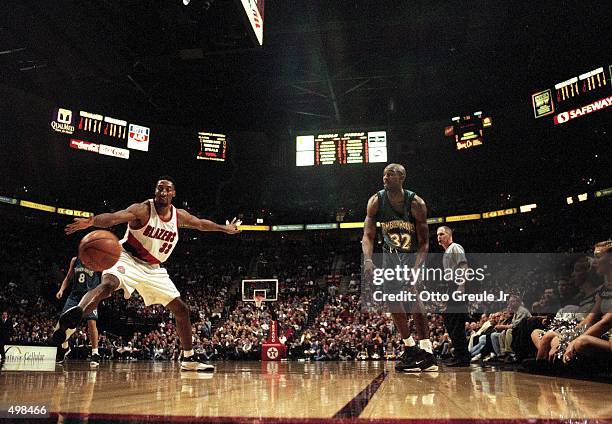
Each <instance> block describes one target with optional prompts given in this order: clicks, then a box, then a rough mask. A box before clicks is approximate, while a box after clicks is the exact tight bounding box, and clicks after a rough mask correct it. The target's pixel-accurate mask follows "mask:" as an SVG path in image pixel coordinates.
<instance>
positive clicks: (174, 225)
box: [53, 176, 241, 371]
mask: <svg viewBox="0 0 612 424" xmlns="http://www.w3.org/2000/svg"><path fill="white" fill-rule="evenodd" d="M175 196H176V184H175V183H174V180H173V179H172V178H171V177H168V176H163V177H160V179H159V180H158V181H157V185H156V187H155V198H154V199H149V200H146V201H144V202H142V203H135V204H133V205H131V206H129V207H128V208H127V209H125V210H121V211H117V212H114V213H103V214H100V215H95V216H93V217H90V218H75V222H74V223H72V224H69V225H67V226H66V229H65V232H66V234H72V233H74V232H75V231H79V230H84V229H86V228H89V227H98V228H109V227H112V226H114V225H117V224H123V223H125V222H127V223H128V225H127V229H126V232H125V236H124V237H123V239H122V240H121V244H122V247H123V249H122V251H121V256H120V257H119V260H118V261H117V263H116V264H115V265H114V266H113V267H112V268H110V269H107V270H105V271H103V272H102V283H101V284H100V285H99V286H98V287H96V288H95V289H93V290H91V291H89V292H87V294H85V296H83V299H82V300H81V301H80V303H79V304H78V305H77V306H75V307H73V308H71V309H68V310H67V311H66V312H65V313H63V314H62V316H61V317H60V320H59V328H58V330H56V331H55V332H54V334H53V342H54V343H55V344H57V345H59V344H61V343H63V342H64V341H65V337H66V330H68V329H70V328H74V327H76V326H77V325H78V323H79V322H80V321H81V319H82V317H83V316H84V315H86V314H88V313H90V312H91V311H93V310H94V309H95V308H96V307H97V305H98V303H100V301H102V300H103V299H106V298H107V297H109V296H110V295H111V294H112V293H113V292H114V291H115V290H119V289H123V291H124V296H125V297H126V298H129V297H130V296H131V295H132V293H133V292H134V290H136V291H137V292H138V293H139V294H140V295H141V296H142V298H143V300H144V302H145V305H147V306H148V305H153V304H161V305H164V306H165V307H166V308H168V309H169V310H170V311H171V312H172V313H173V314H174V316H175V317H176V330H177V333H178V336H179V339H180V341H181V348H182V350H183V360H182V361H181V370H184V371H212V370H213V369H214V367H213V366H212V365H207V364H202V363H199V362H197V361H196V360H195V358H194V352H193V344H192V329H191V321H190V319H189V308H188V307H187V305H186V304H185V302H183V301H182V300H181V298H180V296H181V294H180V293H179V292H178V290H177V289H176V287H175V285H174V283H173V282H172V280H170V277H169V276H168V272H167V271H166V269H165V268H162V267H160V264H161V263H163V262H165V261H166V259H168V257H169V256H170V254H171V253H172V250H173V249H174V247H175V246H176V243H177V242H178V238H179V233H178V229H179V227H180V228H193V229H196V230H200V231H221V232H224V233H227V234H237V233H239V232H240V229H239V225H240V224H241V222H240V221H238V220H236V218H234V219H233V220H232V222H231V223H227V225H219V224H215V223H214V222H212V221H209V220H206V219H200V218H197V217H195V216H193V215H191V214H190V213H189V212H187V211H186V210H184V209H177V208H175V207H174V206H173V205H172V199H173V198H174V197H175Z"/></svg>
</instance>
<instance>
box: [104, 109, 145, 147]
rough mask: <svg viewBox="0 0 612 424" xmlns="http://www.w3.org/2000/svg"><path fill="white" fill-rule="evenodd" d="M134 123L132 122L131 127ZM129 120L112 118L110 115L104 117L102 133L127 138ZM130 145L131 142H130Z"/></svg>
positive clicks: (121, 138)
mask: <svg viewBox="0 0 612 424" xmlns="http://www.w3.org/2000/svg"><path fill="white" fill-rule="evenodd" d="M131 126H132V125H131V124H130V127H131ZM126 128H127V122H125V121H124V120H122V119H115V118H111V117H110V116H105V117H104V130H103V131H102V133H103V134H104V135H107V136H109V137H113V138H118V139H120V140H123V139H124V138H125V135H126V134H125V133H126V131H127V129H126ZM147 143H148V140H147ZM128 147H129V143H128Z"/></svg>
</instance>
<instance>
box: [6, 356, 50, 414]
mask: <svg viewBox="0 0 612 424" xmlns="http://www.w3.org/2000/svg"><path fill="white" fill-rule="evenodd" d="M4 349H5V352H6V362H5V363H3V368H2V369H3V371H55V354H56V352H57V348H56V347H49V346H20V345H6V346H4ZM37 418H38V417H37Z"/></svg>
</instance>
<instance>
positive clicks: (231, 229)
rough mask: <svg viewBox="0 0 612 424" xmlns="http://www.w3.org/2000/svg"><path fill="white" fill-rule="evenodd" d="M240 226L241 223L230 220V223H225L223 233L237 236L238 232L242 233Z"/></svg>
mask: <svg viewBox="0 0 612 424" xmlns="http://www.w3.org/2000/svg"><path fill="white" fill-rule="evenodd" d="M241 224H242V221H241V220H239V219H237V218H234V219H232V222H229V221H227V220H226V221H225V232H226V233H227V234H238V233H240V232H242V230H241V229H240V225H241Z"/></svg>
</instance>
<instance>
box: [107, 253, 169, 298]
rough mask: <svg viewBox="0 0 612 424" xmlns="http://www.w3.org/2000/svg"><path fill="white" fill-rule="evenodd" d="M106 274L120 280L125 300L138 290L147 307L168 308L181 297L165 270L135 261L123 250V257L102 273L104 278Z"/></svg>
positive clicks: (120, 287)
mask: <svg viewBox="0 0 612 424" xmlns="http://www.w3.org/2000/svg"><path fill="white" fill-rule="evenodd" d="M106 274H110V275H114V276H115V277H117V278H118V279H119V283H120V284H119V287H118V288H117V290H119V289H123V297H124V298H126V299H129V298H130V296H132V293H134V290H136V291H137V292H138V293H139V294H140V295H141V296H142V298H143V299H144V303H145V305H146V306H149V305H155V304H161V305H163V306H166V305H168V303H170V302H172V301H173V300H174V299H176V298H177V297H180V296H181V294H180V293H179V291H178V290H177V289H176V286H175V285H174V283H173V282H172V280H171V279H170V277H169V276H168V271H166V269H165V268H162V267H160V266H159V265H151V264H148V263H146V262H142V261H140V260H138V259H135V258H134V257H132V255H130V254H129V253H127V252H126V251H125V250H121V256H119V260H118V261H117V263H116V264H115V265H114V266H113V267H112V268H109V269H107V270H105V271H103V272H102V277H104V275H106Z"/></svg>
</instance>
